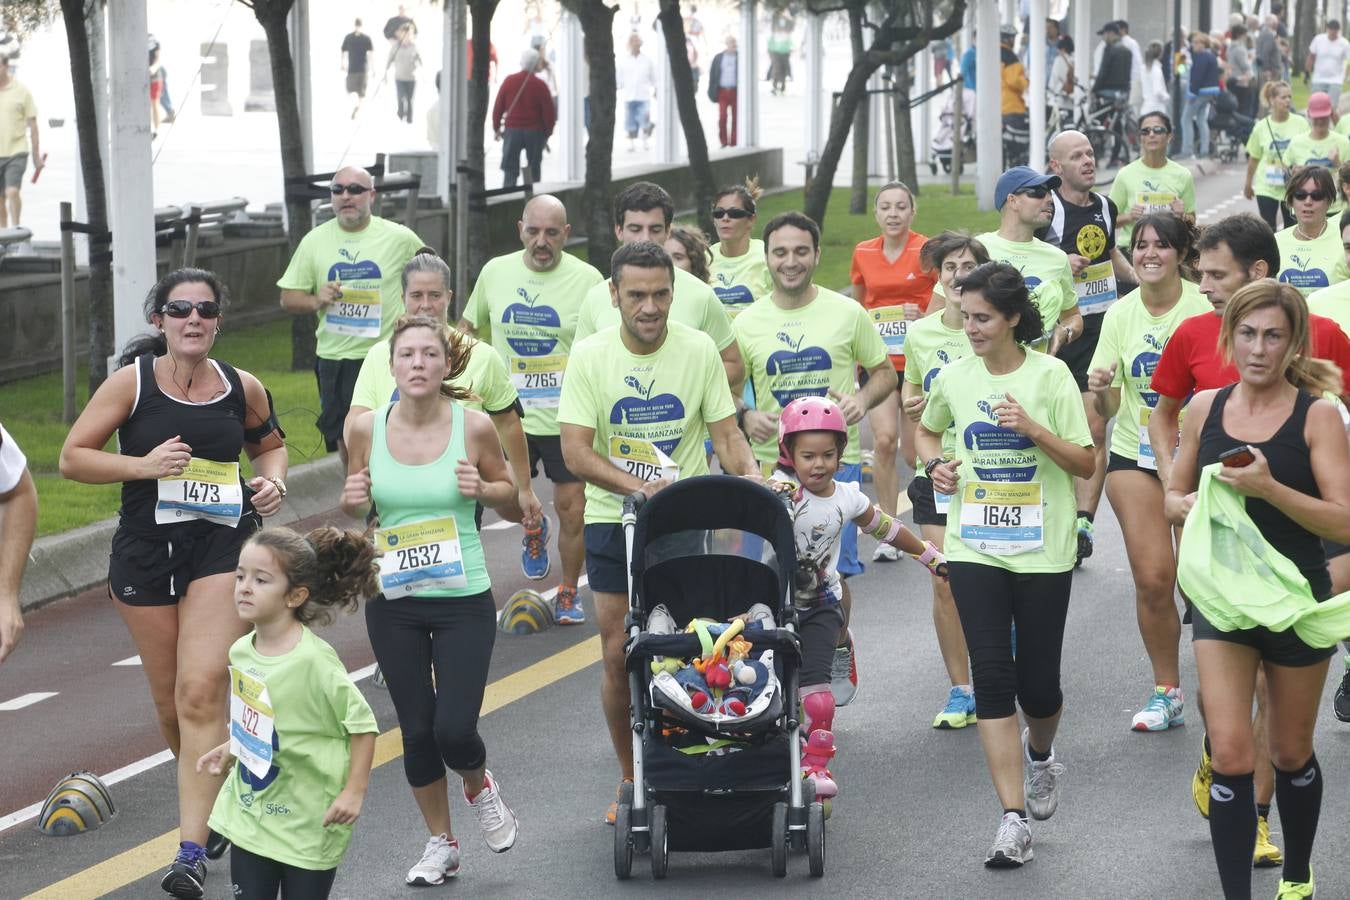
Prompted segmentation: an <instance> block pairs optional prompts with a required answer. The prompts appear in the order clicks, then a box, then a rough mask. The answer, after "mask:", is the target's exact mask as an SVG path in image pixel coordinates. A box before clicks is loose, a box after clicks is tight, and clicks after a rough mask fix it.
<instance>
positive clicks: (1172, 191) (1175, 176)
mask: <svg viewBox="0 0 1350 900" xmlns="http://www.w3.org/2000/svg"><path fill="white" fill-rule="evenodd" d="M1178 198H1179V199H1180V200H1181V202H1182V205H1184V206H1185V207H1186V212H1188V213H1194V212H1195V177H1194V176H1193V175H1191V170H1190V169H1188V168H1186V167H1185V166H1183V165H1182V164H1181V163H1179V162H1176V161H1174V160H1170V159H1169V160H1167V162H1166V163H1164V164H1163V165H1162V167H1161V168H1156V169H1155V168H1153V167H1152V166H1146V165H1144V161H1143V159H1136V160H1135V161H1134V162H1132V163H1130V164H1128V165H1126V166H1123V167H1122V168H1121V170H1120V171H1119V172H1117V173H1116V179H1115V181H1113V182H1112V183H1111V202H1112V203H1114V204H1115V205H1116V208H1117V209H1119V210H1120V211H1121V212H1122V213H1123V212H1127V211H1128V210H1129V209H1130V208H1131V207H1133V206H1136V205H1138V206H1143V207H1144V209H1145V210H1147V211H1148V212H1169V211H1171V209H1172V201H1173V200H1176V199H1178ZM1133 237H1134V223H1133V222H1129V223H1126V224H1124V225H1122V224H1119V223H1117V225H1116V246H1118V247H1120V249H1121V250H1122V251H1124V253H1125V258H1126V259H1129V258H1130V252H1129V248H1130V240H1131V238H1133Z"/></svg>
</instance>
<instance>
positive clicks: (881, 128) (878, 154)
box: [864, 70, 886, 178]
mask: <svg viewBox="0 0 1350 900" xmlns="http://www.w3.org/2000/svg"><path fill="white" fill-rule="evenodd" d="M867 89H868V90H869V91H879V90H881V72H880V70H878V71H876V72H873V73H872V77H871V78H869V79H867ZM881 98H882V95H881V94H879V93H877V94H868V95H867V99H866V100H865V101H864V102H865V103H866V104H867V118H868V121H869V122H870V123H871V124H870V125H869V126H868V129H867V175H868V177H869V178H870V177H871V176H873V175H879V176H881V177H882V178H885V177H886V111H885V110H884V109H883V108H882V106H881Z"/></svg>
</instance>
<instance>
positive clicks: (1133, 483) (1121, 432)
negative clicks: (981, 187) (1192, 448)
mask: <svg viewBox="0 0 1350 900" xmlns="http://www.w3.org/2000/svg"><path fill="white" fill-rule="evenodd" d="M1134 234H1135V242H1134V259H1133V261H1134V264H1135V266H1134V270H1135V273H1136V274H1137V275H1138V276H1139V290H1138V291H1135V292H1134V293H1133V294H1130V295H1128V296H1126V297H1124V298H1122V299H1121V300H1120V301H1119V302H1117V303H1116V304H1115V305H1113V306H1112V307H1111V308H1110V309H1108V310H1107V311H1106V317H1105V319H1103V320H1102V333H1101V337H1100V338H1099V339H1098V341H1097V350H1096V352H1095V353H1094V354H1093V356H1092V362H1091V366H1090V371H1089V373H1088V387H1089V389H1090V390H1091V392H1092V397H1093V402H1094V405H1095V406H1096V409H1097V414H1098V415H1100V416H1101V417H1102V418H1103V419H1109V418H1111V417H1112V416H1114V417H1115V419H1116V425H1115V430H1114V431H1113V433H1112V436H1111V455H1110V460H1109V462H1108V464H1107V472H1108V474H1107V475H1106V496H1107V498H1108V499H1110V501H1111V508H1112V509H1113V510H1115V512H1116V518H1117V519H1118V520H1119V521H1120V530H1121V532H1122V533H1123V534H1124V536H1125V551H1126V553H1127V555H1128V557H1129V560H1130V571H1131V573H1132V575H1133V577H1134V595H1135V606H1136V611H1137V618H1138V620H1139V633H1140V636H1141V637H1142V638H1143V640H1144V649H1145V650H1146V651H1147V652H1148V656H1149V661H1150V663H1151V664H1152V669H1153V672H1152V674H1153V682H1152V687H1151V689H1150V691H1149V697H1148V701H1147V703H1146V704H1145V705H1144V707H1143V709H1141V710H1140V711H1139V712H1138V713H1136V714H1135V716H1134V719H1133V721H1132V723H1131V726H1130V727H1131V728H1132V729H1133V730H1135V731H1166V730H1167V729H1168V728H1172V727H1174V726H1177V725H1181V724H1183V723H1184V722H1185V721H1186V720H1185V697H1184V695H1183V694H1182V691H1181V671H1180V662H1179V657H1178V650H1179V646H1180V643H1179V642H1180V640H1181V617H1180V615H1179V614H1178V612H1177V606H1176V599H1175V593H1176V591H1175V587H1176V565H1177V561H1176V554H1175V553H1173V551H1172V541H1173V535H1172V529H1171V527H1169V526H1168V524H1167V520H1166V519H1165V518H1163V511H1162V499H1163V486H1162V482H1161V481H1159V480H1158V464H1157V463H1156V462H1155V461H1154V459H1153V446H1152V444H1151V443H1150V442H1149V433H1148V417H1149V415H1150V414H1151V413H1152V410H1153V407H1154V406H1156V405H1157V403H1158V395H1157V393H1156V392H1154V390H1153V388H1152V386H1151V384H1152V380H1153V370H1154V369H1155V368H1156V367H1157V365H1158V360H1160V359H1161V358H1162V352H1163V348H1164V347H1166V346H1167V342H1168V340H1169V339H1171V337H1172V332H1174V331H1175V330H1176V328H1177V326H1178V325H1180V324H1181V321H1182V320H1183V319H1185V318H1187V317H1189V316H1198V315H1201V314H1204V313H1208V312H1209V311H1210V305H1209V301H1208V300H1206V299H1205V298H1204V296H1203V295H1202V294H1201V293H1200V289H1199V288H1198V287H1197V286H1196V285H1195V284H1193V283H1192V282H1189V281H1185V280H1183V279H1182V277H1181V267H1182V265H1183V264H1193V263H1194V261H1195V257H1196V255H1197V254H1196V251H1195V247H1194V244H1195V240H1194V232H1193V231H1192V229H1191V228H1190V227H1189V226H1188V225H1186V224H1185V223H1184V222H1182V220H1181V219H1179V218H1177V217H1176V216H1174V215H1173V214H1172V213H1170V212H1165V213H1155V214H1151V215H1147V216H1144V218H1142V219H1140V220H1139V224H1138V227H1137V228H1135V230H1134Z"/></svg>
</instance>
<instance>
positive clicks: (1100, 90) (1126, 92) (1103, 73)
mask: <svg viewBox="0 0 1350 900" xmlns="http://www.w3.org/2000/svg"><path fill="white" fill-rule="evenodd" d="M1097 34H1098V35H1100V36H1101V39H1102V44H1101V64H1100V65H1099V66H1098V67H1097V77H1096V79H1095V80H1094V81H1093V82H1092V96H1093V98H1094V99H1095V100H1096V101H1097V103H1096V105H1098V106H1110V105H1112V104H1115V103H1120V102H1124V101H1126V100H1128V99H1129V96H1130V73H1131V71H1132V70H1133V68H1134V57H1133V56H1132V55H1130V50H1129V48H1128V47H1126V46H1125V45H1124V44H1123V43H1121V33H1120V23H1119V22H1107V23H1106V24H1105V25H1103V26H1102V27H1101V30H1100V31H1098V32H1097Z"/></svg>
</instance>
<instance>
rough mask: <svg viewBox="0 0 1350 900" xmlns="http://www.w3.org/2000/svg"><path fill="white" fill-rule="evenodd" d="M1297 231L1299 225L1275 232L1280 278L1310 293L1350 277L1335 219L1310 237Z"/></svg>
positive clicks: (1304, 294)
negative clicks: (1305, 236)
mask: <svg viewBox="0 0 1350 900" xmlns="http://www.w3.org/2000/svg"><path fill="white" fill-rule="evenodd" d="M1296 231H1298V226H1296V225H1291V226H1290V227H1288V228H1285V229H1283V230H1282V231H1277V232H1275V243H1276V244H1278V245H1279V248H1280V275H1279V278H1280V281H1283V282H1285V283H1287V284H1292V285H1293V286H1294V287H1296V288H1298V289H1299V290H1300V291H1301V292H1302V293H1303V296H1304V297H1307V296H1308V295H1309V294H1311V293H1313V292H1314V291H1318V290H1321V289H1322V288H1325V287H1330V286H1331V285H1333V284H1338V283H1340V282H1342V281H1345V280H1346V278H1347V277H1350V270H1347V269H1346V265H1345V248H1344V246H1343V245H1342V244H1341V232H1340V229H1339V228H1337V227H1336V223H1335V222H1334V221H1330V220H1328V221H1327V223H1326V226H1325V227H1324V228H1323V229H1322V233H1321V234H1319V235H1318V236H1317V237H1316V238H1314V239H1313V240H1311V241H1309V240H1304V239H1303V238H1301V237H1299V236H1298V235H1296V234H1295V232H1296ZM1299 233H1300V234H1301V233H1302V232H1299Z"/></svg>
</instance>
